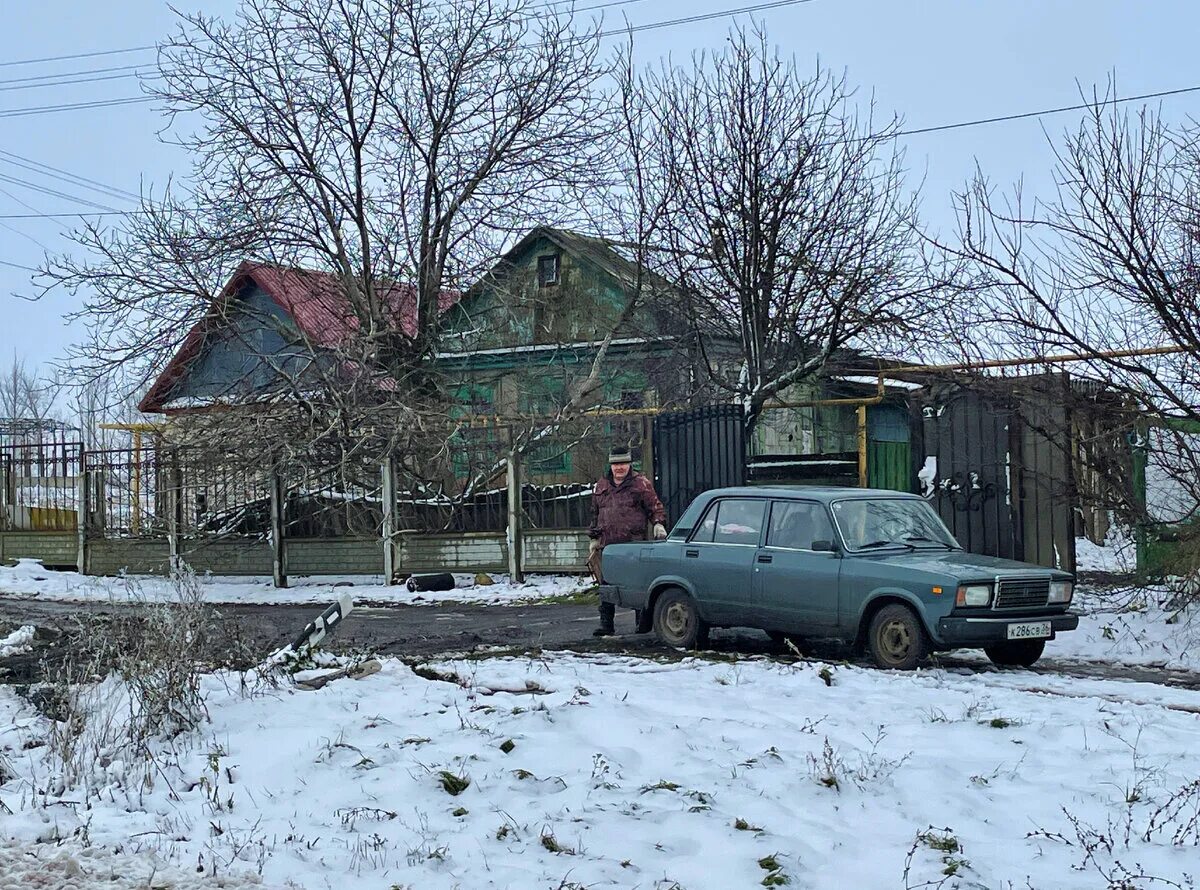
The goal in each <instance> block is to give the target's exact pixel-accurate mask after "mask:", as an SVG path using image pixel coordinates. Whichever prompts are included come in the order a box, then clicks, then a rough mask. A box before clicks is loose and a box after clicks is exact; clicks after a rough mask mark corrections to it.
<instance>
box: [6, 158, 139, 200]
mask: <svg viewBox="0 0 1200 890" xmlns="http://www.w3.org/2000/svg"><path fill="white" fill-rule="evenodd" d="M0 162H7V163H9V164H12V165H14V166H16V167H23V168H25V169H26V170H31V171H33V172H34V173H40V174H41V175H42V176H46V177H48V178H50V179H57V180H59V181H60V182H65V183H67V184H68V185H75V186H83V187H84V188H89V189H91V190H92V191H96V192H101V193H102V194H107V196H108V197H110V198H125V199H127V200H130V201H138V200H141V198H140V196H139V195H136V194H134V193H133V192H130V191H127V190H125V189H120V188H115V187H114V186H111V185H105V184H104V183H103V182H98V181H97V180H95V179H88V178H87V177H86V176H79V175H78V174H75V173H72V172H70V171H69V170H63V169H61V168H60V167H53V166H51V165H50V164H44V163H42V162H41V161H35V160H34V159H33V158H27V157H24V156H23V155H19V154H15V153H13V152H11V151H5V150H4V149H2V148H0ZM55 174H58V175H55Z"/></svg>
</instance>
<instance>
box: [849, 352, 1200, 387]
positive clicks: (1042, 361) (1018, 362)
mask: <svg viewBox="0 0 1200 890" xmlns="http://www.w3.org/2000/svg"><path fill="white" fill-rule="evenodd" d="M1190 351H1191V350H1190V349H1188V348H1186V347H1183V346H1157V347H1155V348H1153V349H1113V350H1108V351H1105V352H1093V353H1090V354H1089V353H1072V354H1067V355H1047V356H1042V357H1035V358H1001V359H989V360H988V361H983V362H961V363H959V364H950V365H901V366H900V367H897V368H880V369H873V370H871V371H870V373H872V374H878V375H879V377H880V380H882V379H883V378H884V377H891V376H893V375H895V374H917V373H922V372H923V373H929V372H931V371H933V372H936V371H979V370H985V369H988V368H1017V367H1020V366H1022V365H1061V364H1065V363H1067V362H1086V361H1095V360H1098V359H1116V358H1143V357H1147V358H1148V357H1151V356H1156V355H1180V354H1182V353H1186V352H1190Z"/></svg>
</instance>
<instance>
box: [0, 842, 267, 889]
mask: <svg viewBox="0 0 1200 890" xmlns="http://www.w3.org/2000/svg"><path fill="white" fill-rule="evenodd" d="M0 888H4V890H9V888H11V890H17V888H21V890H147V888H155V890H238V888H255V890H265V888H264V885H263V882H262V879H261V878H259V876H258V875H256V874H253V873H245V872H238V873H236V874H233V875H220V876H218V877H216V878H210V877H207V876H205V875H199V874H196V873H195V872H194V871H191V872H190V873H189V871H185V870H184V869H181V868H179V867H177V866H175V865H171V864H170V863H166V862H163V861H162V860H161V859H159V858H158V857H155V856H152V855H149V854H142V855H130V854H121V853H114V852H113V851H111V850H106V849H103V848H101V847H89V846H85V845H83V844H81V843H79V842H78V841H75V840H72V841H67V842H65V843H62V844H44V845H38V846H25V845H18V844H15V843H13V842H12V841H5V840H0Z"/></svg>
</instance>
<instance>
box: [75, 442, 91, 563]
mask: <svg viewBox="0 0 1200 890" xmlns="http://www.w3.org/2000/svg"><path fill="white" fill-rule="evenodd" d="M91 475H92V471H91V470H89V469H87V466H86V465H81V466H80V467H79V478H78V479H76V480H75V491H76V494H75V526H76V527H75V533H76V535H77V550H76V552H75V567H76V568H77V569H78V570H79V574H81V575H86V574H87V569H88V564H87V540H88V524H89V523H88V520H89V519H90V518H91V515H92V510H91V505H90V503H89V502H90V500H91V493H92V485H91Z"/></svg>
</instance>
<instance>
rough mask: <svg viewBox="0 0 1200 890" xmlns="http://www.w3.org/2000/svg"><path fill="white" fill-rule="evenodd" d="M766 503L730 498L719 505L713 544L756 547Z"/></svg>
mask: <svg viewBox="0 0 1200 890" xmlns="http://www.w3.org/2000/svg"><path fill="white" fill-rule="evenodd" d="M766 512H767V503H766V501H760V500H750V499H748V498H747V499H742V498H730V499H728V500H723V501H721V503H720V510H719V511H718V513H717V524H716V528H715V529H714V530H713V543H714V544H751V545H753V546H758V541H759V535H760V534H761V532H762V527H763V519H764V518H765V516H766Z"/></svg>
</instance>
